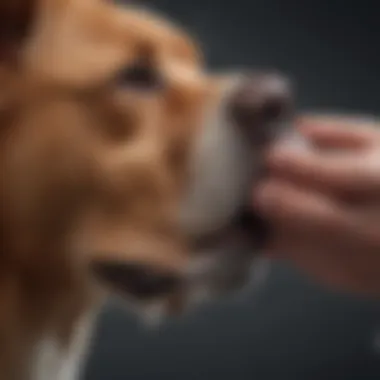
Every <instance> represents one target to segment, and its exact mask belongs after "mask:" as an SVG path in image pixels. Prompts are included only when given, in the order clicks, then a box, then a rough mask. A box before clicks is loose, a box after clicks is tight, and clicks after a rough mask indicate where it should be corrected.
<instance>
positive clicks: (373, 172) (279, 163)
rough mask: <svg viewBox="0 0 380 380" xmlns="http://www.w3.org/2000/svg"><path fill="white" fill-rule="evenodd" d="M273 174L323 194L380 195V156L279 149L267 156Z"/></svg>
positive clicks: (375, 153) (374, 153)
mask: <svg viewBox="0 0 380 380" xmlns="http://www.w3.org/2000/svg"><path fill="white" fill-rule="evenodd" d="M267 164H268V168H269V170H270V172H271V173H272V174H273V175H278V176H280V177H284V178H288V179H289V180H292V181H296V182H297V181H298V182H299V183H303V184H305V186H310V187H315V188H317V189H320V190H322V191H329V190H332V191H334V192H335V191H338V192H342V193H344V194H348V193H355V192H360V193H361V192H369V193H378V192H379V191H380V154H379V152H376V151H373V152H371V153H368V154H357V153H356V154H355V153H348V152H340V153H338V152H330V153H326V152H323V153H322V152H317V151H312V150H297V149H291V148H289V147H287V146H282V147H276V148H275V149H273V150H272V151H271V152H269V154H268V159H267Z"/></svg>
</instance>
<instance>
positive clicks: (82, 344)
mask: <svg viewBox="0 0 380 380" xmlns="http://www.w3.org/2000/svg"><path fill="white" fill-rule="evenodd" d="M95 320H96V314H95V313H93V312H92V313H89V314H87V315H85V316H83V317H82V318H81V319H80V321H79V322H78V325H77V327H76V328H75V331H74V335H73V340H72V342H71V344H70V345H69V347H63V346H62V345H61V343H60V342H59V340H58V339H57V337H56V336H55V334H48V335H47V336H46V337H45V338H43V339H42V340H41V341H40V342H39V343H38V344H37V346H36V348H35V360H34V362H33V368H32V375H31V380H78V379H79V377H80V374H81V371H82V368H83V365H84V363H85V360H86V358H87V352H88V349H89V343H90V338H91V335H92V332H93V330H94V326H95Z"/></svg>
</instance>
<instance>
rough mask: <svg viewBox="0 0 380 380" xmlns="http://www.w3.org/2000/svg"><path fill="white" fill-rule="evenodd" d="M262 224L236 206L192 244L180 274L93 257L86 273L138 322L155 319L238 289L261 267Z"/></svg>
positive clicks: (264, 228)
mask: <svg viewBox="0 0 380 380" xmlns="http://www.w3.org/2000/svg"><path fill="white" fill-rule="evenodd" d="M266 235H267V226H266V225H265V223H264V222H263V221H262V220H261V219H260V218H259V217H258V216H257V215H255V214H253V213H251V212H248V211H246V210H244V209H243V210H242V211H241V212H239V213H238V214H237V215H236V218H234V219H233V220H232V221H231V223H230V224H229V225H228V226H226V227H225V228H223V229H220V230H219V231H215V233H213V234H212V235H211V234H209V235H207V236H204V237H202V238H199V239H198V240H197V241H194V242H193V247H192V248H193V252H194V256H193V259H192V260H191V261H190V264H189V265H188V266H187V267H186V268H185V270H184V272H183V273H175V274H173V273H171V272H165V271H162V270H157V269H156V268H154V267H148V266H146V265H138V264H133V263H123V262H115V261H96V262H94V263H93V264H92V272H93V273H94V274H95V276H96V277H97V279H98V280H100V282H101V283H102V284H103V285H105V286H106V288H108V289H109V290H110V292H111V293H112V294H113V295H116V297H117V298H119V299H122V300H124V301H125V302H126V303H127V305H128V306H129V307H130V309H132V310H135V311H136V312H137V313H138V314H139V315H140V316H142V317H143V318H144V320H146V321H148V322H153V323H157V322H159V321H161V320H162V319H165V318H166V317H169V316H173V315H179V314H183V313H184V312H185V311H186V310H188V309H189V308H194V307H195V306H199V304H202V303H204V302H205V301H210V300H212V299H216V298H219V297H223V296H226V295H229V294H231V293H239V291H240V290H243V289H244V288H245V287H246V286H247V285H248V284H249V283H251V281H252V280H255V279H256V275H257V274H259V275H260V277H262V274H263V273H262V271H261V269H260V271H257V270H255V269H257V268H258V265H259V264H260V261H261V258H260V254H259V252H260V248H261V246H262V244H263V242H264V241H265V239H266Z"/></svg>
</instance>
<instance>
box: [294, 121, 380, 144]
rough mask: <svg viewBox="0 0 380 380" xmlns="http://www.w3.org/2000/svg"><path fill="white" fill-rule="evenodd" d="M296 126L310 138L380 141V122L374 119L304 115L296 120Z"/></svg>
mask: <svg viewBox="0 0 380 380" xmlns="http://www.w3.org/2000/svg"><path fill="white" fill-rule="evenodd" d="M297 125H298V126H299V128H300V129H301V130H302V131H303V132H305V133H308V134H309V133H310V135H312V136H314V135H315V136H317V135H318V136H320V135H321V136H322V135H323V136H325V135H327V134H329V135H331V136H332V138H333V139H334V138H335V134H341V135H342V136H343V137H344V138H347V139H348V140H350V141H354V140H357V141H362V142H365V141H367V142H371V140H372V139H373V138H374V137H375V138H376V139H377V140H380V131H379V127H380V120H378V119H377V118H375V117H358V116H338V115H305V116H301V117H300V118H299V119H298V121H297Z"/></svg>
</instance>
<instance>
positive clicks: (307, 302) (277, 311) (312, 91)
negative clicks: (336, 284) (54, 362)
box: [87, 0, 380, 380]
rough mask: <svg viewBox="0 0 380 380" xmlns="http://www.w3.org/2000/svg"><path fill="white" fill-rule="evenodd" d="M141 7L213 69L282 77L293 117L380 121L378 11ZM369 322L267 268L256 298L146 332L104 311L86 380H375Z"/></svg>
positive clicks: (206, 1)
mask: <svg viewBox="0 0 380 380" xmlns="http://www.w3.org/2000/svg"><path fill="white" fill-rule="evenodd" d="M145 3H147V4H149V3H150V4H153V6H154V7H155V8H157V9H159V10H160V11H164V12H165V13H167V14H169V15H171V16H172V17H173V18H175V19H176V20H179V21H180V22H182V23H183V24H184V25H185V26H187V27H188V28H189V29H190V30H191V32H192V33H194V34H195V35H196V36H197V37H198V38H199V39H200V40H201V41H202V43H203V47H204V49H205V51H206V54H207V57H208V61H209V63H210V66H212V67H217V68H225V67H229V66H250V65H252V66H255V67H275V68H279V69H281V70H283V71H285V72H286V73H288V74H289V75H290V76H291V77H293V78H294V79H295V80H296V83H297V86H298V94H299V105H300V108H302V109H325V110H342V111H352V112H359V113H362V112H363V113H365V112H369V113H379V111H380V110H379V100H380V99H379V98H380V96H379V86H380V76H379V67H380V52H379V50H380V43H379V40H380V38H379V37H380V33H379V31H380V26H379V21H378V14H379V12H378V10H377V9H376V6H375V1H373V2H368V1H367V2H366V1H361V2H359V1H353V2H352V3H351V4H350V5H348V2H347V1H337V0H336V1H335V0H330V1H328V0H326V1H300V2H298V1H297V2H296V1H293V0H277V1H276V0H230V1H217V0H191V1H190V0H189V1H186V0H156V1H153V0H152V1H150V2H147V1H145ZM377 322H380V307H379V304H376V303H375V302H370V301H369V300H359V299H351V298H349V297H347V296H342V295H338V294H332V293H328V292H327V291H326V290H324V289H321V288H319V287H318V286H317V285H315V284H312V283H309V282H308V281H307V279H305V278H303V277H302V276H301V275H300V274H299V273H296V272H295V271H294V270H293V269H292V268H287V267H284V266H281V265H279V264H276V265H275V270H274V272H273V274H272V275H271V277H270V279H269V282H268V283H267V284H266V285H265V287H264V288H263V289H262V292H260V294H259V295H258V296H257V297H254V296H253V295H252V296H251V297H248V298H247V299H246V300H241V299H238V300H229V301H226V302H224V303H222V304H214V305H209V306H207V307H204V308H203V309H202V310H199V311H198V312H197V313H196V314H194V315H191V316H188V317H187V318H186V319H184V320H180V321H175V322H171V323H169V322H168V323H167V324H165V326H164V327H163V328H162V329H160V330H158V331H147V330H146V329H144V328H143V327H142V326H141V325H140V324H139V323H138V322H137V321H136V320H135V318H134V317H133V316H131V315H125V312H124V311H121V309H120V308H119V307H118V306H115V305H110V306H109V307H108V308H107V309H106V310H105V312H104V316H103V318H102V320H101V323H100V326H99V331H98V339H97V343H96V344H95V347H94V351H93V355H92V357H91V358H90V363H89V366H88V370H87V379H89V380H103V379H104V380H106V379H112V380H119V379H120V380H121V379H141V380H148V379H168V380H169V379H180V380H206V379H209V380H214V379H220V380H222V379H236V380H245V379H255V380H271V379H273V380H274V379H281V380H287V379H291V380H297V379H302V380H314V379H315V380H317V379H318V380H321V379H334V380H338V379H357V380H367V379H375V378H380V356H379V355H377V354H376V351H375V350H374V345H373V340H374V331H375V329H376V323H377ZM379 349H380V347H379Z"/></svg>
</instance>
